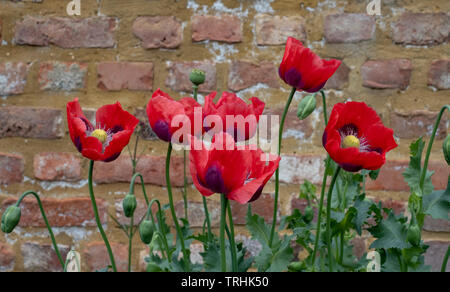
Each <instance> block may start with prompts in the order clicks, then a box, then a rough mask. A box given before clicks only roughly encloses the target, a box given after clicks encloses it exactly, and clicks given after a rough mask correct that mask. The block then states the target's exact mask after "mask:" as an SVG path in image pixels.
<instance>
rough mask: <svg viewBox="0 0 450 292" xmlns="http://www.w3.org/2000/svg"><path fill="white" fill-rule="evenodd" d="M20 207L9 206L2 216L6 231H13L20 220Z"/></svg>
mask: <svg viewBox="0 0 450 292" xmlns="http://www.w3.org/2000/svg"><path fill="white" fill-rule="evenodd" d="M20 215H21V212H20V208H19V207H17V206H16V205H12V206H9V207H8V209H6V211H5V213H3V216H2V223H1V229H2V231H3V232H4V233H11V232H12V231H13V230H14V228H16V226H17V224H19V221H20Z"/></svg>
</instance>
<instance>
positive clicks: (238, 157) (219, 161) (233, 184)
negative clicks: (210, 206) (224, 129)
mask: <svg viewBox="0 0 450 292" xmlns="http://www.w3.org/2000/svg"><path fill="white" fill-rule="evenodd" d="M197 142H199V143H200V145H201V148H200V147H198V145H197V147H198V148H197V149H200V150H196V145H195V144H196V138H194V139H192V140H191V146H192V147H191V151H190V162H191V163H190V171H191V175H192V180H193V182H194V184H195V186H196V187H197V189H198V190H199V191H200V193H201V194H202V195H203V196H210V195H212V194H214V193H220V194H224V195H226V196H227V198H228V199H230V200H234V201H237V202H239V203H241V204H245V203H248V202H251V201H254V200H256V199H258V198H259V196H260V195H261V192H262V190H263V188H264V186H265V185H266V183H267V181H268V180H269V179H270V177H271V176H272V175H273V173H274V172H275V170H276V169H277V168H278V164H279V162H280V157H279V156H276V155H269V159H268V162H267V163H266V161H265V160H264V158H265V157H266V156H265V154H264V152H262V150H260V149H256V148H255V149H256V150H251V148H250V146H245V147H241V148H238V147H237V146H236V144H235V141H234V139H233V137H232V136H231V135H229V134H227V133H220V134H216V135H215V136H214V138H213V142H212V146H211V148H210V149H207V148H206V147H205V145H203V143H202V142H200V141H197Z"/></svg>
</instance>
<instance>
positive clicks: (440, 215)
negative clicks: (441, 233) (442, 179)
mask: <svg viewBox="0 0 450 292" xmlns="http://www.w3.org/2000/svg"><path fill="white" fill-rule="evenodd" d="M423 207H424V213H425V214H428V215H430V216H431V217H433V218H434V219H445V220H450V217H449V216H448V214H449V213H450V177H449V181H448V184H447V189H446V190H445V191H434V192H432V193H431V194H429V195H426V196H424V197H423Z"/></svg>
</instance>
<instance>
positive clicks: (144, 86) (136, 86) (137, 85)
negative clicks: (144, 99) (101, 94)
mask: <svg viewBox="0 0 450 292" xmlns="http://www.w3.org/2000/svg"><path fill="white" fill-rule="evenodd" d="M97 74H98V87H99V88H100V89H103V90H109V91H118V90H122V89H129V90H152V86H153V63H151V62H142V63H137V62H117V63H116V62H103V63H100V64H98V65H97Z"/></svg>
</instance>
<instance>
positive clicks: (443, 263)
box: [441, 245, 450, 273]
mask: <svg viewBox="0 0 450 292" xmlns="http://www.w3.org/2000/svg"><path fill="white" fill-rule="evenodd" d="M449 256H450V245H449V246H448V248H447V252H446V253H445V256H444V260H443V261H442V267H441V272H443V273H444V272H445V270H446V268H447V262H448V257H449Z"/></svg>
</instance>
